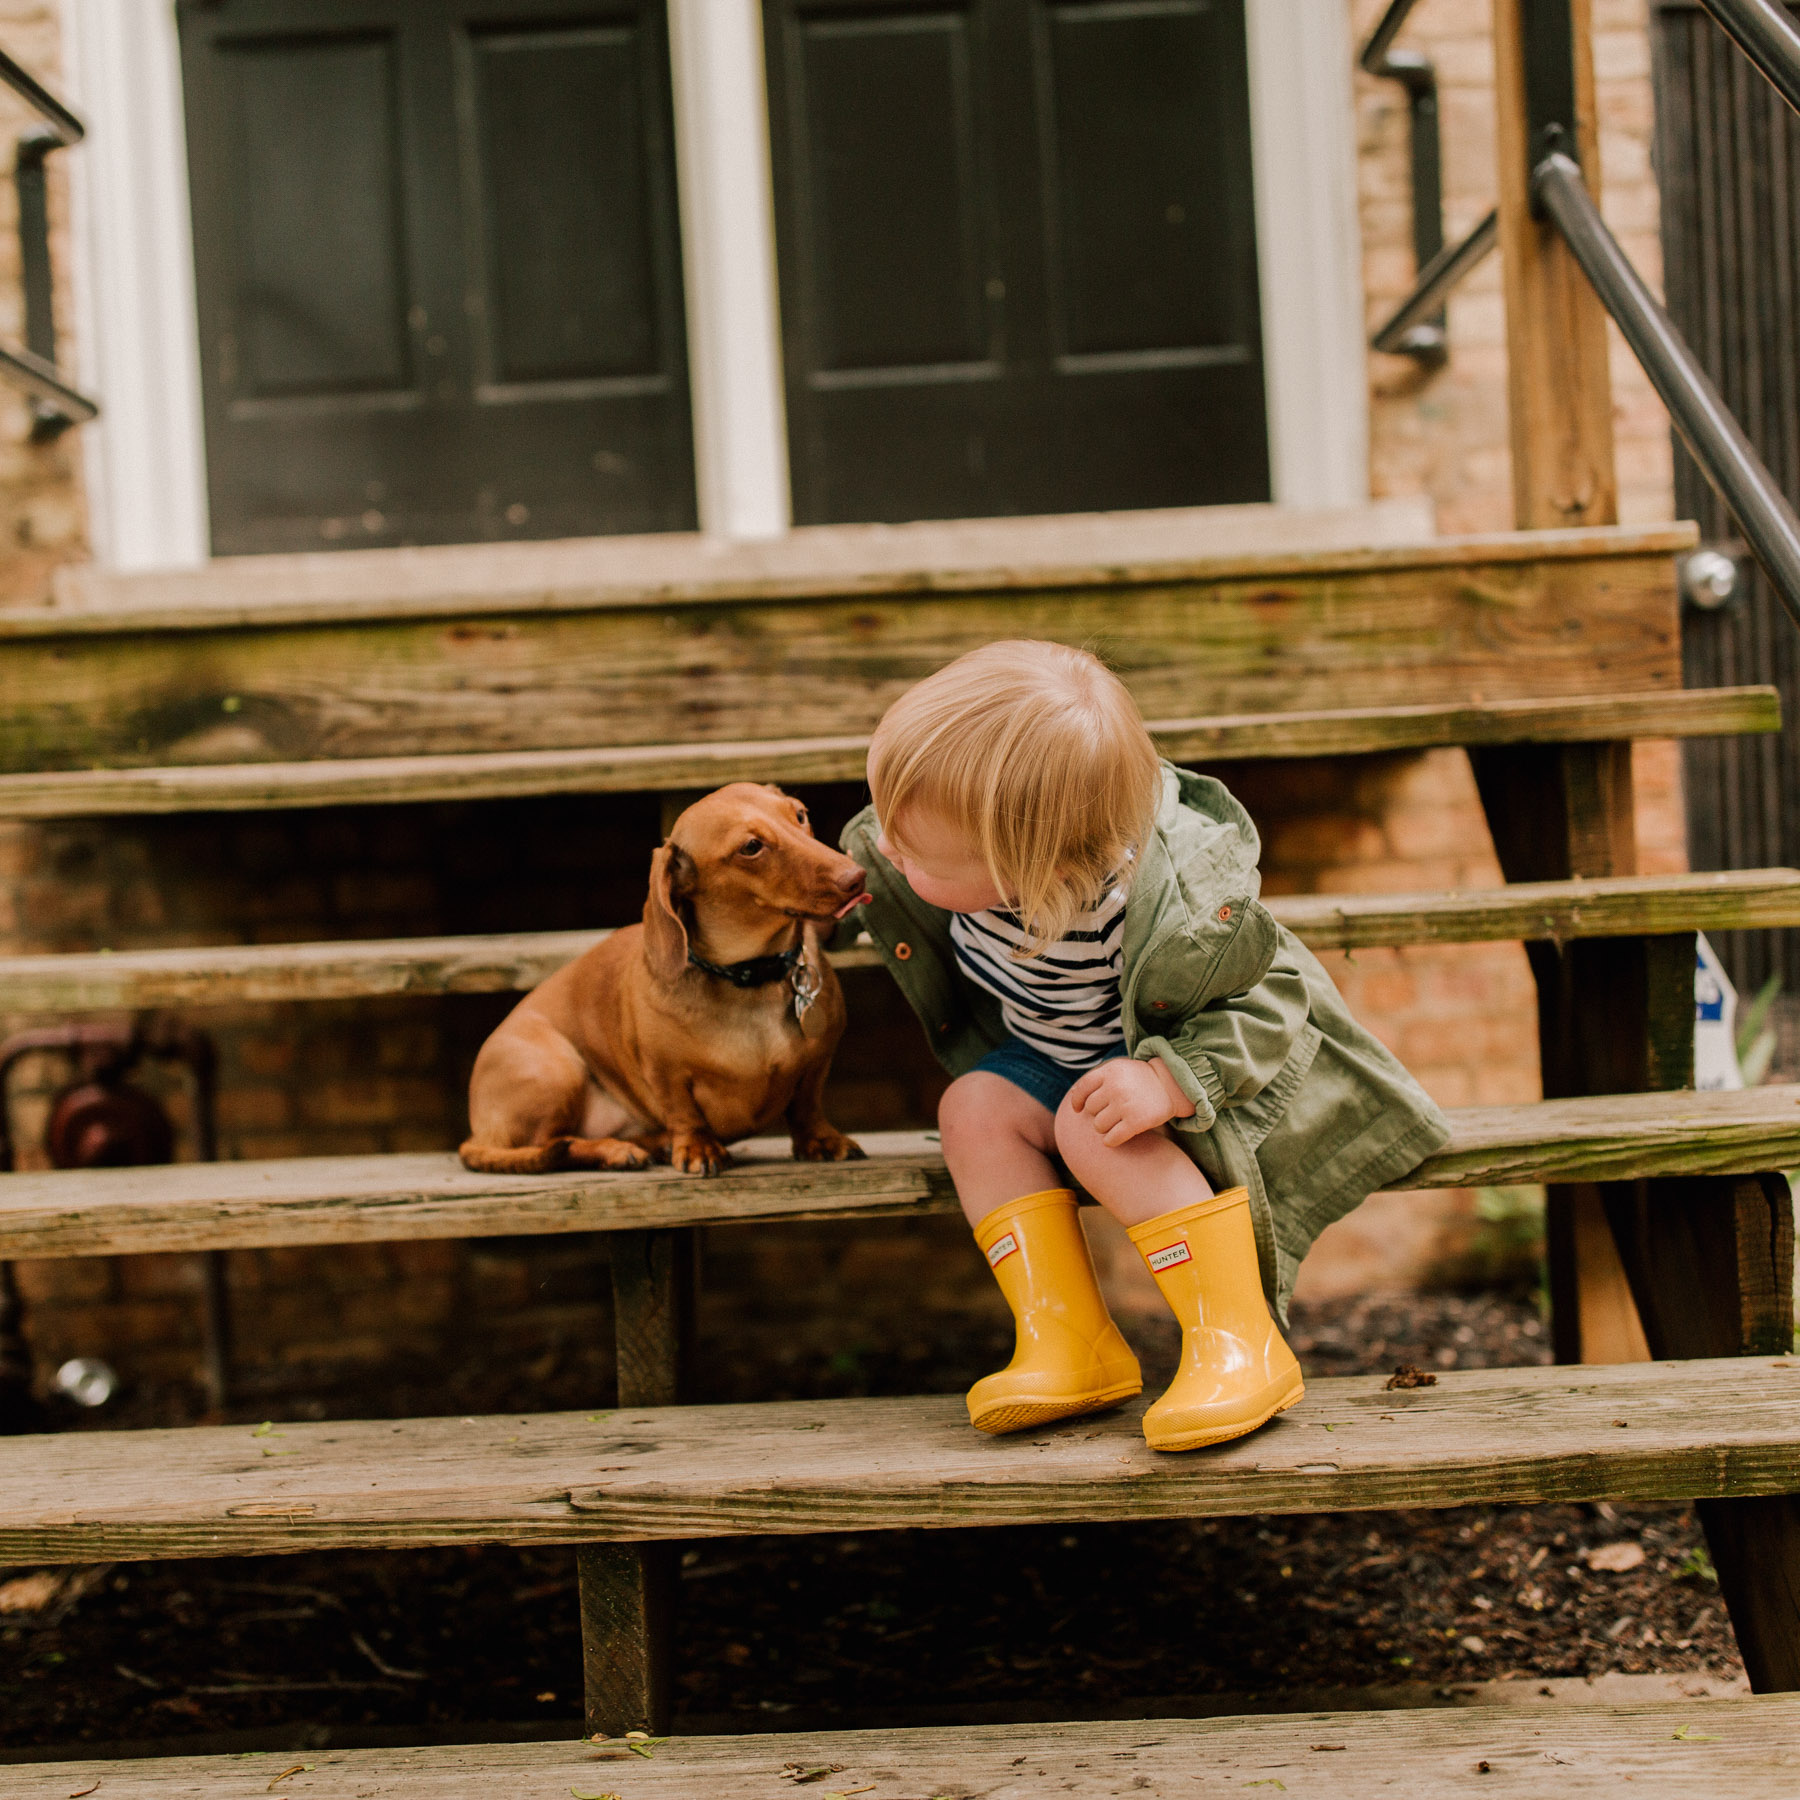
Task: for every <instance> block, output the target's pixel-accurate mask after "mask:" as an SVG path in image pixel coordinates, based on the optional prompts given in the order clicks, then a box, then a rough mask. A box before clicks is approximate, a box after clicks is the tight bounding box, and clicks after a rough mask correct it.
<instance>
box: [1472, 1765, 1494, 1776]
mask: <svg viewBox="0 0 1800 1800" xmlns="http://www.w3.org/2000/svg"><path fill="white" fill-rule="evenodd" d="M1475 1773H1476V1774H1477V1775H1491V1774H1492V1773H1493V1769H1492V1766H1491V1765H1490V1764H1488V1763H1485V1762H1478V1763H1477V1764H1476V1765H1475Z"/></svg>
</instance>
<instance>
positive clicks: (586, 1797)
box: [569, 1788, 619, 1800]
mask: <svg viewBox="0 0 1800 1800" xmlns="http://www.w3.org/2000/svg"><path fill="white" fill-rule="evenodd" d="M569 1792H570V1793H571V1794H573V1795H574V1796H575V1800H619V1796H618V1795H617V1794H611V1793H608V1794H584V1793H583V1792H582V1791H581V1789H580V1788H570V1789H569Z"/></svg>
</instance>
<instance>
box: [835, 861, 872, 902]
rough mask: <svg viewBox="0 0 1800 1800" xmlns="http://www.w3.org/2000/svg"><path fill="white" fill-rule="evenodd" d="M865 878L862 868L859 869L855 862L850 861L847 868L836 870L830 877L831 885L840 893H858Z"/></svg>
mask: <svg viewBox="0 0 1800 1800" xmlns="http://www.w3.org/2000/svg"><path fill="white" fill-rule="evenodd" d="M866 879H867V877H865V876H864V874H863V872H862V870H861V869H859V868H858V867H857V866H856V864H855V863H851V864H850V866H849V867H848V868H844V869H839V870H838V872H837V873H836V874H835V875H834V876H833V877H832V878H831V885H832V886H833V887H834V888H836V889H837V891H838V892H839V893H840V894H844V895H850V894H860V893H861V892H862V889H863V883H864V881H865V880H866Z"/></svg>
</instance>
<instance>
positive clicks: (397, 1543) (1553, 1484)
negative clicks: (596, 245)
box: [0, 1356, 1800, 1563]
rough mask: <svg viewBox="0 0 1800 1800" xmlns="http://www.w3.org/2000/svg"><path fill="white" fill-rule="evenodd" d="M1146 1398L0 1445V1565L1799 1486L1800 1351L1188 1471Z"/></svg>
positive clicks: (1584, 1374) (1364, 1421)
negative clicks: (1066, 1404)
mask: <svg viewBox="0 0 1800 1800" xmlns="http://www.w3.org/2000/svg"><path fill="white" fill-rule="evenodd" d="M1150 1398H1152V1396H1144V1397H1143V1398H1141V1399H1139V1400H1137V1401H1135V1402H1132V1403H1131V1404H1130V1405H1129V1406H1127V1407H1125V1408H1122V1409H1120V1410H1119V1411H1117V1412H1114V1413H1110V1414H1105V1415H1101V1416H1099V1417H1095V1418H1090V1419H1083V1420H1075V1421H1071V1422H1070V1423H1069V1424H1067V1425H1064V1426H1060V1427H1055V1428H1049V1429H1044V1430H1039V1431H1035V1432H1027V1433H1021V1434H1019V1435H1017V1436H1014V1437H1010V1438H991V1437H987V1436H985V1435H984V1434H982V1433H979V1432H976V1431H974V1430H972V1429H971V1427H970V1425H969V1422H968V1414H967V1410H966V1408H965V1406H964V1404H963V1401H962V1398H961V1396H960V1395H946V1396H940V1397H931V1398H922V1399H907V1400H841V1401H803V1402H783V1403H773V1404H765V1405H755V1406H675V1407H664V1408H660V1409H651V1410H638V1409H634V1408H624V1409H620V1410H616V1411H613V1412H603V1413H598V1414H593V1415H588V1414H580V1413H577V1414H568V1415H556V1416H550V1417H521V1416H518V1415H510V1414H509V1415H506V1416H504V1417H500V1418H488V1419H472V1420H471V1419H458V1418H443V1419H416V1420H401V1421H381V1420H378V1421H371V1422H368V1423H341V1424H301V1423H290V1424H284V1425H282V1426H280V1427H278V1428H277V1429H276V1430H274V1431H262V1430H261V1428H258V1430H257V1432H256V1433H255V1434H253V1432H252V1429H251V1428H250V1427H249V1426H247V1425H246V1426H235V1427H208V1428H195V1429H188V1430H185V1431H148V1432H123V1431H121V1432H106V1433H85V1432H83V1433H63V1434H60V1435H55V1436H51V1437H40V1438H30V1439H18V1438H16V1439H9V1440H5V1441H3V1442H0V1561H5V1562H12V1563H33V1562H99V1561H109V1560H113V1559H120V1560H127V1561H131V1560H146V1559H151V1560H155V1559H164V1558H175V1557H186V1556H236V1555H263V1554H280V1553H285V1552H290V1551H300V1550H324V1549H356V1548H362V1549H377V1548H388V1549H401V1548H408V1547H412V1548H424V1547H427V1546H430V1545H445V1544H477V1543H509V1544H574V1545H580V1544H617V1543H633V1542H650V1543H657V1542H671V1541H679V1540H683V1539H687V1538H699V1537H730V1536H744V1535H753V1536H754V1535H774V1536H792V1535H806V1534H811V1533H815V1532H833V1531H885V1530H898V1529H910V1528H916V1527H921V1526H925V1527H933V1528H938V1529H952V1528H966V1527H977V1526H980V1527H985V1526H994V1525H1024V1524H1046V1523H1062V1522H1069V1523H1075V1522H1083V1521H1100V1520H1109V1519H1158V1518H1203V1517H1239V1516H1244V1515H1247V1514H1252V1513H1264V1512H1280V1513H1314V1512H1343V1511H1360V1510H1366V1509H1375V1508H1382V1509H1385V1508H1391V1507H1414V1506H1418V1507H1430V1508H1436V1507H1446V1506H1465V1505H1524V1504H1536V1503H1540V1502H1552V1501H1554V1502H1569V1501H1595V1502H1598V1501H1602V1500H1605V1501H1609V1502H1615V1503H1620V1504H1638V1503H1651V1502H1658V1501H1672V1500H1691V1499H1695V1498H1701V1499H1713V1498H1727V1497H1737V1496H1757V1495H1772V1494H1785V1493H1788V1492H1791V1491H1793V1490H1794V1489H1795V1488H1800V1358H1796V1357H1791V1356H1790V1357H1785V1358H1764V1357H1755V1358H1743V1357H1739V1358H1726V1359H1724V1360H1720V1361H1714V1362H1688V1363H1672V1364H1626V1365H1621V1366H1618V1367H1614V1368H1585V1369H1579V1370H1558V1369H1494V1370H1483V1371H1470V1372H1448V1373H1445V1374H1442V1375H1440V1376H1439V1378H1438V1382H1437V1384H1436V1385H1435V1386H1434V1387H1431V1388H1423V1389H1415V1390H1412V1391H1410V1392H1398V1393H1396V1392H1390V1391H1388V1390H1387V1388H1386V1386H1385V1384H1384V1382H1383V1381H1382V1379H1381V1377H1379V1376H1353V1377H1343V1378H1335V1379H1330V1380H1321V1381H1316V1382H1314V1383H1313V1384H1311V1387H1310V1388H1309V1391H1308V1394H1307V1396H1306V1398H1305V1399H1304V1400H1303V1401H1302V1402H1301V1403H1300V1404H1299V1405H1298V1406H1296V1407H1295V1408H1293V1409H1292V1410H1291V1411H1290V1412H1288V1413H1286V1414H1284V1415H1283V1416H1282V1418H1281V1419H1280V1420H1278V1421H1277V1422H1276V1423H1274V1424H1273V1425H1271V1426H1269V1427H1268V1428H1266V1429H1265V1430H1263V1431H1261V1432H1257V1433H1255V1434H1253V1435H1252V1436H1250V1437H1248V1438H1243V1439H1239V1440H1238V1441H1237V1442H1235V1443H1232V1444H1226V1445H1219V1446H1216V1447H1215V1448H1213V1449H1210V1450H1206V1451H1199V1452H1193V1453H1190V1454H1187V1455H1183V1456H1167V1455H1161V1454H1159V1453H1158V1452H1156V1451H1153V1450H1151V1449H1149V1448H1148V1447H1147V1446H1146V1445H1145V1443H1144V1441H1143V1438H1142V1435H1141V1430H1140V1426H1139V1422H1138V1421H1139V1418H1140V1415H1141V1413H1142V1411H1143V1408H1144V1406H1145V1405H1146V1404H1148V1402H1149V1400H1150Z"/></svg>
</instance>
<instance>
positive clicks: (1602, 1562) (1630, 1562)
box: [1585, 1538, 1644, 1575]
mask: <svg viewBox="0 0 1800 1800" xmlns="http://www.w3.org/2000/svg"><path fill="white" fill-rule="evenodd" d="M1585 1560H1586V1562H1587V1566H1588V1567H1589V1568H1590V1569H1603V1570H1605V1571H1606V1573H1607V1574H1609V1575H1623V1574H1624V1573H1625V1571H1626V1570H1627V1569H1639V1568H1642V1567H1643V1564H1644V1546H1643V1545H1642V1544H1635V1543H1633V1542H1632V1541H1631V1539H1629V1538H1620V1539H1619V1541H1618V1542H1617V1543H1613V1544H1600V1545H1598V1546H1596V1547H1595V1548H1594V1549H1592V1550H1590V1551H1589V1552H1588V1553H1587V1556H1586V1558H1585Z"/></svg>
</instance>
